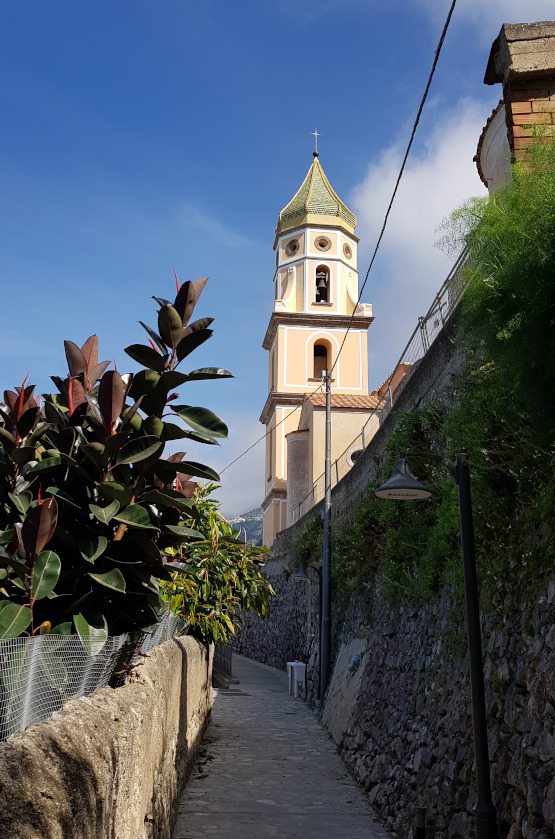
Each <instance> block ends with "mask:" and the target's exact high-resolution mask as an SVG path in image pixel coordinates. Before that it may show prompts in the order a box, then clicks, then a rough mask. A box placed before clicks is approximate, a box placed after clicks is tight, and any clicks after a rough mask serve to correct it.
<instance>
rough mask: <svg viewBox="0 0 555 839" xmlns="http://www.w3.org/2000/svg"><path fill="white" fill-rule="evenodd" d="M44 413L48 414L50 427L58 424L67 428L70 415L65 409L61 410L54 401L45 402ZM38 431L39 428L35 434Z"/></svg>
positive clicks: (59, 426)
mask: <svg viewBox="0 0 555 839" xmlns="http://www.w3.org/2000/svg"><path fill="white" fill-rule="evenodd" d="M44 413H45V415H46V419H47V421H48V423H49V424H50V427H51V428H52V427H53V426H58V428H65V426H66V425H67V424H68V420H69V415H68V414H66V413H65V412H64V411H62V410H60V408H58V406H57V405H55V404H54V403H53V402H49V401H48V400H47V401H46V402H45V403H44ZM37 432H38V428H36V429H35V431H34V432H33V434H36V433H37Z"/></svg>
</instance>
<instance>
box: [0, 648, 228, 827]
mask: <svg viewBox="0 0 555 839" xmlns="http://www.w3.org/2000/svg"><path fill="white" fill-rule="evenodd" d="M211 669H212V662H211V655H209V654H208V653H207V651H206V649H205V648H204V647H203V646H201V645H200V644H198V643H197V642H196V641H194V640H193V639H192V638H188V637H184V638H180V639H172V640H170V641H166V643H165V644H162V645H161V646H160V647H157V648H156V649H154V650H153V651H152V652H150V653H149V654H148V656H147V657H145V659H144V660H143V662H141V663H140V664H139V665H137V667H136V668H135V669H134V670H133V671H132V672H131V673H130V674H129V676H128V679H127V683H126V684H125V685H124V686H123V687H121V688H117V689H115V690H114V689H112V688H103V689H102V690H100V691H98V693H95V694H93V695H92V696H89V697H84V698H82V699H77V700H74V701H73V702H68V703H67V705H65V706H64V707H63V708H62V710H61V711H59V712H58V713H56V714H54V716H53V717H52V718H51V719H50V720H48V721H47V722H45V723H42V724H40V725H35V726H31V727H30V728H28V729H27V730H26V731H24V732H21V733H20V734H16V735H14V736H13V737H10V738H9V740H7V741H6V742H5V743H1V744H0V778H1V779H2V782H1V787H0V835H1V836H6V837H8V836H9V837H10V839H170V837H171V835H172V828H173V821H174V819H173V815H172V814H173V811H174V805H175V803H176V801H177V799H178V797H179V794H180V792H181V790H182V787H183V785H184V783H185V780H186V778H187V775H188V772H189V770H190V768H191V766H192V761H193V758H194V755H195V750H196V748H197V745H198V744H199V742H200V739H201V737H202V733H203V730H204V727H205V725H206V722H207V719H208V715H209V712H210V707H211V702H212V686H211V684H212V681H211Z"/></svg>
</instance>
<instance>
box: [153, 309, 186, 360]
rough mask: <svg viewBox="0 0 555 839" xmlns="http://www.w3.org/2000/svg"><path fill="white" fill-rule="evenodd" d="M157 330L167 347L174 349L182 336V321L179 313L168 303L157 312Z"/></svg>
mask: <svg viewBox="0 0 555 839" xmlns="http://www.w3.org/2000/svg"><path fill="white" fill-rule="evenodd" d="M158 332H159V333H160V337H161V338H162V341H163V342H164V343H165V344H166V346H167V347H171V348H172V349H175V348H176V347H177V345H178V344H179V342H180V341H181V338H182V336H183V323H182V321H181V318H180V317H179V313H178V312H177V311H176V310H175V309H174V307H173V306H171V305H170V304H166V305H165V306H162V308H161V309H160V311H159V312H158Z"/></svg>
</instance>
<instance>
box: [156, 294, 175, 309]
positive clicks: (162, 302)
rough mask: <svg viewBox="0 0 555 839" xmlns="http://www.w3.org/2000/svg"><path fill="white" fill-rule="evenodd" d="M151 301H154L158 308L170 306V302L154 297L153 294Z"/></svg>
mask: <svg viewBox="0 0 555 839" xmlns="http://www.w3.org/2000/svg"><path fill="white" fill-rule="evenodd" d="M152 299H153V300H156V302H157V303H158V305H159V306H171V303H170V301H169V300H166V299H165V298H164V297H155V296H154V294H153V295H152Z"/></svg>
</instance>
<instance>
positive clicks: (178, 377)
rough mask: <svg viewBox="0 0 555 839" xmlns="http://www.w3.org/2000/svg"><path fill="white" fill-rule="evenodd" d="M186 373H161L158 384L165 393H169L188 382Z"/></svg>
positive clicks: (171, 371)
mask: <svg viewBox="0 0 555 839" xmlns="http://www.w3.org/2000/svg"><path fill="white" fill-rule="evenodd" d="M188 378H189V377H188V375H187V373H180V372H179V370H168V372H167V373H163V375H162V376H161V377H160V383H161V384H162V385H163V387H164V388H165V390H166V393H169V392H170V390H174V389H175V388H176V387H179V386H180V385H182V384H184V383H185V382H186V381H187V380H188Z"/></svg>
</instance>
